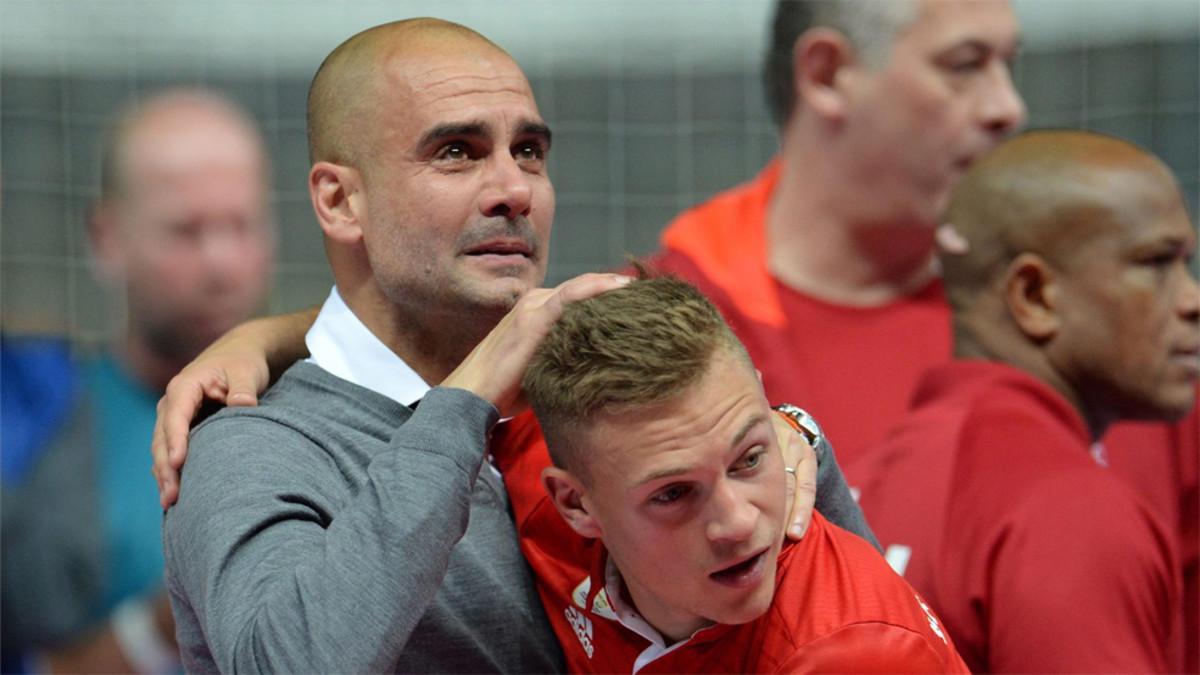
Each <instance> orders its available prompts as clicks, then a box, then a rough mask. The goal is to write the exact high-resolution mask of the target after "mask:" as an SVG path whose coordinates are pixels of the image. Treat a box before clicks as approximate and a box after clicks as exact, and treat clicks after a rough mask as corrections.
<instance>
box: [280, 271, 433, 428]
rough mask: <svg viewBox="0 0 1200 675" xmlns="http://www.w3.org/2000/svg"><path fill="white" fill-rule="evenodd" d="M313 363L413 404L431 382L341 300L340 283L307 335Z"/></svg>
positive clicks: (392, 397) (400, 402)
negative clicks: (427, 381)
mask: <svg viewBox="0 0 1200 675" xmlns="http://www.w3.org/2000/svg"><path fill="white" fill-rule="evenodd" d="M304 343H305V344H306V345H308V353H309V354H310V355H311V356H309V358H308V361H309V362H310V363H315V364H316V365H318V366H320V367H321V368H324V369H325V370H327V371H329V372H330V373H332V374H334V375H336V376H338V377H340V378H342V379H343V380H347V381H349V382H353V383H354V384H357V385H359V386H362V387H366V388H367V389H370V390H371V391H374V392H376V393H379V394H383V395H384V396H387V397H388V398H390V399H392V400H393V401H396V402H397V403H399V404H401V405H406V406H411V405H412V404H413V403H415V402H416V401H419V400H420V399H421V397H423V396H424V395H425V394H426V393H428V392H429V389H430V387H429V385H428V384H426V383H425V380H422V379H421V376H420V375H418V374H417V371H415V370H413V369H412V368H411V367H410V366H409V365H408V364H407V363H405V362H404V360H403V359H401V358H400V357H399V356H396V353H395V352H393V351H392V350H390V349H388V348H387V346H385V345H384V344H383V342H381V341H380V340H379V338H377V337H375V334H374V333H372V332H371V331H370V329H368V328H367V327H366V326H365V325H364V324H363V322H362V321H360V320H359V319H358V317H357V316H355V315H354V312H353V311H351V309H350V307H349V306H348V305H347V304H346V302H345V301H344V300H342V296H341V294H339V293H338V290H337V286H334V287H333V290H332V291H330V292H329V298H328V299H327V300H325V304H324V305H322V306H321V313H320V314H318V315H317V320H316V322H314V323H313V325H312V328H310V329H308V334H307V335H305V336H304Z"/></svg>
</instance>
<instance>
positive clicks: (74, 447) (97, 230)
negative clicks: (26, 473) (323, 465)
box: [2, 89, 274, 672]
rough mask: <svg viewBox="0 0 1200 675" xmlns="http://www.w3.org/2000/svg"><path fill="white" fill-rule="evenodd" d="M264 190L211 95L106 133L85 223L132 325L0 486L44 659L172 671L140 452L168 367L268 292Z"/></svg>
mask: <svg viewBox="0 0 1200 675" xmlns="http://www.w3.org/2000/svg"><path fill="white" fill-rule="evenodd" d="M268 190H269V176H268V167H267V161H266V156H265V154H264V149H263V144H262V140H261V138H260V136H259V133H258V130H257V128H256V126H255V124H254V122H253V121H252V120H251V118H250V117H249V116H248V115H247V114H246V113H245V112H243V111H242V110H241V109H239V108H237V107H236V106H235V105H233V104H232V103H231V102H229V101H227V100H225V99H224V98H222V97H220V96H218V95H217V94H215V93H212V92H209V91H204V90H198V89H177V90H168V91H163V92H160V93H158V94H155V95H153V96H151V97H149V98H147V99H145V100H143V101H141V102H140V103H138V104H137V105H134V106H132V107H131V108H130V109H128V110H127V111H125V112H124V114H123V115H121V117H120V118H119V119H118V120H117V122H116V124H115V125H114V126H113V127H112V129H110V130H109V134H108V137H107V138H106V142H105V147H104V155H103V172H102V176H101V197H100V199H99V201H98V203H97V204H96V205H95V207H94V209H93V211H92V213H91V217H90V220H89V223H88V234H89V236H90V241H91V254H92V260H93V263H94V268H95V270H96V271H97V273H98V275H99V276H100V278H101V281H102V282H103V283H105V284H106V285H107V286H109V287H110V288H111V289H112V290H113V293H114V295H122V296H123V300H124V307H125V315H126V319H127V320H126V322H125V324H124V326H123V327H122V330H121V333H120V335H119V337H118V338H117V339H116V340H115V342H114V344H113V345H112V348H111V350H109V351H108V352H106V353H104V354H102V355H100V356H99V357H97V358H95V359H94V360H91V361H90V362H89V363H87V364H85V365H84V367H83V369H82V372H81V373H80V375H79V379H80V380H81V381H80V383H79V387H80V390H81V391H80V395H79V396H78V398H77V405H76V407H75V410H74V412H72V413H71V414H70V417H69V418H68V419H67V421H66V422H65V424H64V425H63V427H62V428H61V430H59V432H58V433H57V435H56V436H55V437H54V438H53V439H52V440H51V441H50V446H49V447H48V449H47V450H46V451H45V452H44V454H43V455H42V457H41V458H40V460H39V463H38V464H37V466H36V467H34V468H33V469H32V473H31V477H30V479H29V481H28V482H27V483H25V484H23V485H20V486H18V487H15V488H12V489H7V490H6V491H5V496H4V499H5V501H4V514H3V516H4V521H3V537H4V547H3V598H2V602H3V606H4V639H5V643H6V644H5V647H6V648H9V647H18V648H20V649H21V650H22V651H24V652H25V653H26V655H27V657H33V658H35V659H39V658H40V659H41V660H39V661H36V662H31V663H30V664H29V665H30V667H32V668H34V669H36V670H42V669H46V670H55V671H58V670H68V671H93V672H138V671H140V672H164V671H170V670H173V669H177V668H178V663H179V661H178V652H177V650H176V648H175V639H174V627H173V622H172V620H171V615H170V610H169V606H168V603H167V598H166V593H165V591H164V590H163V585H162V573H163V559H162V550H161V535H160V521H161V510H160V509H159V508H158V504H157V499H156V495H155V485H154V481H153V480H151V479H150V478H149V477H147V476H146V475H145V469H144V453H145V447H146V444H147V443H148V442H149V440H150V436H151V432H152V430H153V428H154V416H155V406H156V404H157V400H158V398H159V397H160V396H161V395H162V392H163V389H164V388H165V387H166V384H167V381H168V380H169V379H170V377H171V376H172V375H173V374H174V373H175V372H177V371H178V369H179V368H180V367H182V366H183V365H184V364H186V363H187V362H188V361H189V360H191V359H192V358H194V357H195V356H196V355H197V354H198V353H199V352H200V351H201V350H202V349H203V348H204V347H205V346H207V345H208V344H209V343H210V342H211V341H212V340H213V339H215V338H216V337H217V336H219V335H221V334H222V333H223V332H225V331H226V330H228V329H229V328H230V327H232V326H234V325H236V324H237V323H239V322H241V321H244V320H246V319H247V318H249V317H250V316H251V314H252V313H253V312H254V311H255V310H257V309H258V308H259V307H260V305H261V303H262V301H263V300H264V298H265V296H266V292H267V289H268V286H269V279H270V275H271V269H272V259H273V247H274V236H273V226H272V224H271V220H270V216H269V213H268V203H267V195H268ZM64 386H65V385H64Z"/></svg>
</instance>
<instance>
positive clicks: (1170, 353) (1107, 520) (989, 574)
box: [855, 131, 1200, 672]
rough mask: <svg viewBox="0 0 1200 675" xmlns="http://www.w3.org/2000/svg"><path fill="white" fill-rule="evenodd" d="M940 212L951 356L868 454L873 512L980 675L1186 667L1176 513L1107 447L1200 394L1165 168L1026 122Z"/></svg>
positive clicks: (882, 534) (866, 500) (1122, 145)
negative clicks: (1106, 456) (1139, 486)
mask: <svg viewBox="0 0 1200 675" xmlns="http://www.w3.org/2000/svg"><path fill="white" fill-rule="evenodd" d="M948 218H949V221H950V223H951V224H952V226H953V227H954V228H955V231H956V233H957V235H958V238H959V241H958V244H959V245H958V249H957V250H956V251H952V252H944V253H943V254H942V255H941V260H942V264H943V270H944V279H945V284H946V291H947V296H948V298H949V301H950V305H951V308H952V316H953V333H954V353H955V359H954V360H953V361H952V362H951V363H949V364H947V365H944V366H939V367H935V368H932V369H930V370H929V371H927V372H926V373H925V374H924V376H923V377H922V378H921V380H920V382H919V384H918V387H917V391H916V394H915V398H914V402H913V407H912V409H911V410H910V411H909V413H908V414H907V416H906V417H905V418H904V420H903V422H902V423H901V424H900V426H899V428H898V429H896V430H894V431H893V432H892V433H891V434H889V438H888V439H887V440H886V441H884V442H883V443H881V444H880V445H878V446H877V447H874V448H871V449H868V450H867V451H866V453H864V454H863V455H862V456H861V457H860V458H859V460H858V463H857V465H856V467H855V470H856V471H857V475H859V476H860V477H861V478H860V484H861V486H862V497H861V503H862V506H863V509H864V510H865V511H866V513H867V516H868V518H869V519H870V521H871V523H872V525H873V527H874V528H875V531H876V533H877V534H878V535H879V538H880V540H881V541H882V542H883V543H884V544H885V545H886V546H890V547H895V546H903V547H905V548H906V549H908V550H909V551H910V552H911V557H909V558H908V559H907V566H906V567H907V569H906V570H905V578H906V579H908V580H909V581H910V582H911V583H912V584H913V586H914V587H915V588H916V589H917V590H918V591H919V592H921V593H922V594H923V595H924V596H925V598H926V599H927V600H928V601H929V603H930V605H931V606H932V607H933V608H934V610H935V611H937V612H938V614H939V615H940V616H941V617H942V619H943V622H944V624H945V627H946V628H947V630H949V631H950V634H951V635H952V636H953V637H954V640H955V642H956V644H957V645H958V647H959V650H960V652H961V653H962V655H963V658H964V659H965V660H966V661H967V663H968V665H969V666H970V667H971V669H972V670H974V671H1005V672H1011V671H1017V672H1060V671H1069V672H1097V671H1098V672H1172V671H1179V670H1181V669H1182V668H1183V661H1182V658H1183V654H1182V649H1183V639H1184V634H1183V626H1182V625H1181V615H1180V611H1179V610H1180V607H1179V603H1180V583H1181V580H1180V572H1179V561H1178V550H1177V549H1176V540H1175V537H1174V536H1173V532H1172V531H1171V530H1170V527H1169V526H1170V524H1169V523H1166V522H1163V521H1162V520H1161V518H1160V516H1159V514H1158V513H1157V512H1156V511H1155V510H1154V509H1153V508H1152V506H1151V505H1150V504H1149V503H1147V502H1146V501H1145V499H1144V498H1143V497H1142V496H1141V495H1140V494H1138V493H1136V492H1135V491H1134V490H1132V489H1130V487H1129V486H1128V485H1126V484H1125V483H1124V482H1122V481H1121V480H1119V479H1118V477H1116V476H1114V475H1113V474H1112V472H1111V471H1108V470H1106V468H1105V467H1104V465H1103V464H1102V463H1101V462H1100V459H1101V458H1100V457H1098V456H1096V453H1095V452H1094V448H1095V444H1096V443H1097V441H1098V440H1099V439H1100V438H1101V437H1103V435H1104V433H1105V431H1106V430H1107V429H1108V427H1109V426H1110V425H1112V424H1113V423H1114V422H1117V421H1119V420H1177V419H1179V418H1180V417H1182V416H1183V415H1185V414H1187V412H1188V411H1189V410H1191V409H1192V408H1193V406H1194V405H1195V402H1196V401H1195V398H1196V386H1197V379H1198V378H1200V287H1198V286H1197V283H1196V280H1195V279H1194V278H1192V277H1191V276H1190V274H1189V270H1188V260H1189V259H1190V258H1191V256H1192V254H1193V252H1194V250H1195V248H1196V235H1195V232H1194V231H1193V229H1192V226H1191V224H1190V221H1189V218H1188V214H1187V210H1186V206H1185V204H1184V201H1183V197H1182V195H1181V194H1180V192H1179V189H1178V186H1177V184H1176V183H1175V180H1174V178H1173V177H1172V175H1171V173H1170V171H1169V170H1168V169H1167V168H1166V167H1165V166H1164V165H1163V164H1162V162H1160V161H1159V160H1157V159H1156V158H1154V157H1153V156H1151V155H1149V154H1148V153H1146V152H1144V151H1142V150H1140V149H1139V148H1137V147H1135V146H1133V145H1131V144H1129V143H1127V142H1125V141H1121V140H1117V139H1114V138H1110V137H1106V136H1101V135H1098V134H1093V133H1087V132H1075V131H1047V132H1032V133H1027V134H1024V135H1022V136H1019V137H1017V138H1015V139H1013V140H1012V141H1009V142H1008V143H1006V144H1005V145H1003V146H1001V147H1000V148H999V149H997V150H996V151H995V152H994V153H992V154H991V155H989V156H988V157H987V158H986V159H984V160H983V161H982V162H980V163H979V164H978V165H977V166H975V167H974V168H973V169H972V170H971V172H970V173H968V174H967V176H966V177H965V178H964V180H963V181H962V183H961V184H960V185H959V186H958V188H957V190H956V192H955V194H954V198H953V201H952V203H951V205H950V209H949V212H948Z"/></svg>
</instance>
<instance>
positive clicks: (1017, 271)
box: [1003, 252, 1062, 343]
mask: <svg viewBox="0 0 1200 675" xmlns="http://www.w3.org/2000/svg"><path fill="white" fill-rule="evenodd" d="M1003 283H1004V302H1005V305H1006V306H1007V307H1008V313H1009V315H1010V316H1012V318H1013V321H1014V322H1016V324H1017V326H1018V327H1019V328H1020V329H1021V332H1022V333H1024V334H1025V335H1026V336H1028V337H1029V338H1030V339H1031V340H1034V341H1035V342H1039V343H1042V342H1046V341H1047V340H1050V339H1051V338H1053V337H1054V336H1055V335H1057V334H1058V331H1059V329H1060V328H1061V326H1062V317H1061V316H1060V315H1059V310H1060V309H1061V308H1060V306H1059V294H1060V291H1061V289H1060V287H1059V277H1058V276H1057V275H1056V274H1055V273H1054V269H1053V268H1052V267H1051V266H1050V264H1049V263H1048V262H1046V260H1045V259H1044V258H1042V257H1041V256H1040V255H1038V254H1036V253H1029V252H1025V253H1021V254H1020V255H1018V256H1017V257H1016V258H1014V259H1013V260H1012V262H1010V263H1009V264H1008V268H1007V269H1006V270H1005V273H1004V280H1003Z"/></svg>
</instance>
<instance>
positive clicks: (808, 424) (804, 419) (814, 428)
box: [771, 403, 825, 450]
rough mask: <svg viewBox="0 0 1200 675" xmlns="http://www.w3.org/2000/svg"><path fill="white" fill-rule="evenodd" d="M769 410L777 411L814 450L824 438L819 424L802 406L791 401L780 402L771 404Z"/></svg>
mask: <svg viewBox="0 0 1200 675" xmlns="http://www.w3.org/2000/svg"><path fill="white" fill-rule="evenodd" d="M771 410H774V411H775V412H777V413H779V414H780V415H782V416H783V418H784V419H785V420H787V422H788V424H790V425H792V428H793V429H795V430H796V431H799V432H800V433H801V434H804V438H805V439H807V440H808V444H809V445H811V446H812V447H813V449H814V450H815V449H816V447H817V445H818V444H819V443H821V442H822V441H824V440H825V433H824V432H823V431H821V425H819V424H817V420H816V419H815V418H814V417H813V416H812V415H809V414H808V411H806V410H805V409H804V408H801V407H800V406H795V405H792V404H791V403H780V404H779V405H777V406H772V407H771Z"/></svg>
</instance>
